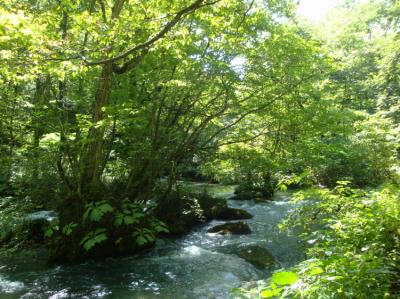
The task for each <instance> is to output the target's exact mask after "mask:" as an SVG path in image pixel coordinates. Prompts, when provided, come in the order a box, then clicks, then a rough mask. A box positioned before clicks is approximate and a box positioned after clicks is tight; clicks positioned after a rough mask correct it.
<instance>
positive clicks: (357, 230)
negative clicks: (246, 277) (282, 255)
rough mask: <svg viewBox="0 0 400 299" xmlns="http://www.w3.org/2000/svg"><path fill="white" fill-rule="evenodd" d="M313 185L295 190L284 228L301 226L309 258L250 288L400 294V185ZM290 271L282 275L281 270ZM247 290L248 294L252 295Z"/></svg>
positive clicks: (273, 293) (274, 293)
mask: <svg viewBox="0 0 400 299" xmlns="http://www.w3.org/2000/svg"><path fill="white" fill-rule="evenodd" d="M348 184H349V182H340V185H338V186H337V187H336V188H335V189H333V190H329V189H310V190H307V191H304V192H303V191H302V192H299V193H297V194H295V196H294V199H293V202H294V203H297V205H298V208H297V210H296V211H295V212H294V213H292V214H291V217H290V218H289V219H287V220H286V221H285V223H284V224H282V229H286V230H290V231H293V230H294V231H297V232H299V231H301V232H302V233H301V236H302V238H303V239H304V241H305V242H306V243H307V244H308V249H307V260H305V261H304V262H302V263H300V264H299V265H297V266H296V267H294V268H293V269H290V271H286V272H276V274H274V276H273V277H272V278H271V280H270V281H269V282H268V284H266V285H265V284H264V285H263V284H261V285H260V286H259V288H258V290H254V289H253V290H247V291H245V292H244V293H243V294H242V295H241V297H243V298H248V297H250V298H254V296H258V294H259V295H260V296H261V298H275V297H279V298H395V297H396V295H398V291H399V290H398V289H397V288H398V285H395V284H394V282H395V281H396V277H397V275H398V271H399V258H400V256H399V253H400V232H399V230H398V226H397V224H398V222H399V219H400V205H399V202H398V200H399V190H398V188H395V187H393V186H384V187H382V188H381V189H379V190H371V191H364V190H360V189H352V188H350V187H349V186H348ZM282 273H285V274H286V276H288V277H290V278H291V280H289V279H288V278H285V279H284V280H283V281H278V280H277V278H276V276H277V275H280V274H282ZM246 294H247V295H246Z"/></svg>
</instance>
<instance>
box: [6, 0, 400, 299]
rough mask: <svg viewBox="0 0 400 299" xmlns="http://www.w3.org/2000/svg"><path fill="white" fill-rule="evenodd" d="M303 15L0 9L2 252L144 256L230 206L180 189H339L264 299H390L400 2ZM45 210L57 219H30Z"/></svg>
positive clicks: (309, 210)
mask: <svg viewBox="0 0 400 299" xmlns="http://www.w3.org/2000/svg"><path fill="white" fill-rule="evenodd" d="M295 9H296V4H295V1H290V0H171V1H159V0H148V1H139V0H90V1H79V0H78V1H68V0H59V1H49V0H22V1H21V0H18V1H16V0H1V6H0V217H1V219H0V229H1V231H0V245H1V246H3V247H4V248H12V247H14V248H21V247H23V246H25V247H26V246H31V245H32V242H33V243H35V242H36V243H41V244H45V245H46V246H47V248H49V252H50V253H51V257H52V258H53V259H57V260H62V261H80V260H85V259H89V258H93V257H104V256H113V255H119V254H131V253H137V252H139V251H141V250H143V249H144V248H147V247H149V246H151V245H152V244H154V242H155V241H156V238H157V236H158V235H160V234H161V235H162V234H164V235H165V234H170V235H180V234H182V233H185V232H187V231H188V230H190V228H191V227H193V226H194V225H196V224H198V223H201V222H203V221H205V220H206V219H210V209H211V208H212V207H213V205H218V204H219V205H223V204H224V203H221V202H219V201H218V200H216V199H213V198H211V197H210V196H209V195H207V194H200V193H191V192H189V191H187V190H182V188H181V187H179V184H178V181H179V180H180V179H182V178H184V179H190V178H196V179H202V180H209V181H214V182H222V183H230V184H237V185H238V187H237V189H236V197H237V198H238V199H249V198H255V197H262V198H264V199H269V198H271V197H272V196H273V194H274V192H275V191H276V190H278V189H279V188H281V189H285V190H286V189H288V188H301V187H313V186H314V187H315V186H319V187H320V188H325V186H326V187H327V188H330V189H332V190H333V191H329V190H328V189H317V190H315V189H313V190H314V191H313V192H315V194H313V195H312V198H313V199H314V200H311V201H307V204H302V206H301V207H300V209H299V210H298V212H296V213H295V214H294V215H297V216H300V218H291V220H290V221H288V222H287V224H286V227H287V228H288V229H289V228H294V227H295V226H297V225H300V226H301V227H302V229H310V230H309V231H306V232H305V235H304V236H305V237H306V238H308V239H307V240H308V241H309V242H311V243H313V244H314V246H313V247H312V248H311V249H309V258H310V259H309V260H307V261H305V262H304V263H302V264H301V265H299V266H298V267H296V268H295V269H294V270H293V271H294V272H293V271H292V272H290V271H281V272H277V273H276V274H275V275H274V276H273V277H272V282H271V284H270V286H269V288H264V289H263V292H264V293H262V294H263V296H264V297H267V298H268V297H273V296H278V295H279V296H280V295H282V296H286V295H283V294H287V296H290V295H289V294H294V295H295V296H298V297H300V298H342V297H349V298H363V297H362V296H363V295H362V294H365V292H367V291H366V290H368V292H367V293H368V294H369V296H375V297H376V298H383V297H384V296H386V293H387V294H391V292H392V291H391V288H395V287H396V285H394V284H393V281H394V279H395V278H394V274H396V273H395V272H396V271H398V258H399V257H398V255H397V253H398V249H399V244H398V237H399V236H398V230H397V227H398V224H399V214H398V213H399V210H398V206H399V202H398V191H396V188H398V184H399V183H400V167H399V163H398V162H399V155H400V149H399V138H400V137H399V128H400V114H399V111H400V83H399V82H400V67H399V63H400V59H399V58H400V50H399V49H400V44H399V41H400V35H399V34H400V33H399V32H400V4H399V2H398V1H396V0H379V1H372V0H371V1H361V2H359V1H345V3H344V4H343V5H342V6H340V7H338V8H337V9H336V10H335V12H333V13H332V14H331V15H330V16H329V17H328V19H327V21H326V22H325V23H321V24H318V26H315V25H313V24H310V23H307V22H306V21H304V20H300V19H299V18H297V17H296V14H295ZM338 181H349V182H351V185H352V186H353V189H350V188H348V187H346V186H343V185H341V186H338V187H336V186H337V182H338ZM384 184H390V186H389V185H385V187H382V185H384ZM368 188H376V190H375V191H366V190H369V189H368ZM40 210H52V211H55V213H56V215H57V216H56V217H52V219H51V221H47V220H45V221H44V220H43V219H41V220H40V221H39V222H35V223H28V222H29V221H26V219H25V218H24V217H25V216H24V215H26V214H29V213H31V212H36V211H40ZM322 216H323V217H322ZM293 217H295V216H293ZM328 252H329V254H328ZM396 267H397V268H396ZM289 282H290V283H289ZM287 285H288V286H287ZM282 286H284V287H282ZM371 289H373V290H374V291H371ZM363 292H364V293H363ZM250 294H253V293H250ZM388 296H389V295H388Z"/></svg>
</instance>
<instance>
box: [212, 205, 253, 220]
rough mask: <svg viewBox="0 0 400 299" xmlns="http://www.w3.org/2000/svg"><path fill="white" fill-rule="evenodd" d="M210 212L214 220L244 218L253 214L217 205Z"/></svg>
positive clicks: (248, 217) (249, 217)
mask: <svg viewBox="0 0 400 299" xmlns="http://www.w3.org/2000/svg"><path fill="white" fill-rule="evenodd" d="M211 213H212V216H213V218H214V219H216V220H244V219H251V218H253V215H251V214H250V213H249V212H247V211H245V210H242V209H234V208H229V207H227V206H221V205H217V206H214V207H213V208H212V209H211Z"/></svg>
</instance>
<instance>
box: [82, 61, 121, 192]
mask: <svg viewBox="0 0 400 299" xmlns="http://www.w3.org/2000/svg"><path fill="white" fill-rule="evenodd" d="M112 75H113V70H112V64H111V63H108V64H106V65H104V66H103V69H102V72H101V76H100V79H99V84H98V87H97V92H96V96H95V102H94V106H93V116H92V118H93V119H92V121H93V126H92V127H91V128H90V130H89V133H88V138H87V139H88V141H87V147H86V152H84V153H83V157H82V158H81V160H82V163H81V167H82V169H81V179H80V192H83V193H86V192H88V191H89V192H91V191H93V190H95V189H96V188H98V187H99V183H100V177H101V172H102V169H103V167H102V164H103V162H104V161H103V155H102V153H103V143H104V133H105V127H104V125H102V124H100V123H101V121H103V120H104V119H105V113H104V107H106V106H107V104H108V103H109V100H110V96H111V87H112V86H111V81H112Z"/></svg>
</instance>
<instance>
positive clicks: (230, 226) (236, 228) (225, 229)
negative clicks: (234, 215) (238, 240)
mask: <svg viewBox="0 0 400 299" xmlns="http://www.w3.org/2000/svg"><path fill="white" fill-rule="evenodd" d="M207 232H209V233H217V234H220V235H247V234H250V233H251V229H250V226H249V225H248V224H247V223H245V222H231V223H229V222H228V223H224V224H220V225H217V226H214V227H213V228H210V229H209V230H208V231H207Z"/></svg>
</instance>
